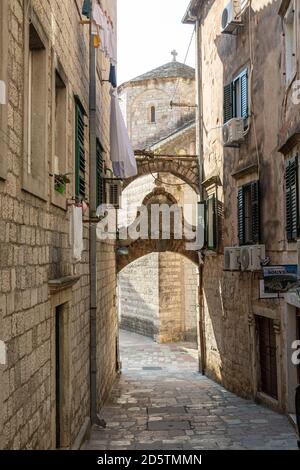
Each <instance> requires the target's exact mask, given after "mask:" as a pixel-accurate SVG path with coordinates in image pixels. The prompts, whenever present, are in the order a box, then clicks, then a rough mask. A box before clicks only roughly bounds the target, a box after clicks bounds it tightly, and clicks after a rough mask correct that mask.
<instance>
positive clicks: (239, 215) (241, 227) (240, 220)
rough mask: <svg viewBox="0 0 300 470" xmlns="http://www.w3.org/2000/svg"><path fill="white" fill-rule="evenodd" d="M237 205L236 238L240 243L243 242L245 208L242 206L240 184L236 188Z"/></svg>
mask: <svg viewBox="0 0 300 470" xmlns="http://www.w3.org/2000/svg"><path fill="white" fill-rule="evenodd" d="M237 207H238V211H237V212H238V213H237V218H238V238H239V242H240V245H244V243H245V208H244V187H243V186H242V187H241V188H239V190H238V197H237Z"/></svg>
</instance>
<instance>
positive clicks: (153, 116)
mask: <svg viewBox="0 0 300 470" xmlns="http://www.w3.org/2000/svg"><path fill="white" fill-rule="evenodd" d="M150 123H151V124H156V107H155V106H154V105H152V106H150Z"/></svg>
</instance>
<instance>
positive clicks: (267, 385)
mask: <svg viewBox="0 0 300 470" xmlns="http://www.w3.org/2000/svg"><path fill="white" fill-rule="evenodd" d="M257 325H258V335H259V358H260V377H261V380H260V388H261V391H262V392H264V393H266V394H267V395H269V396H270V397H273V398H275V399H277V398H278V390H277V361H276V335H275V331H274V324H273V320H271V319H270V318H265V317H257Z"/></svg>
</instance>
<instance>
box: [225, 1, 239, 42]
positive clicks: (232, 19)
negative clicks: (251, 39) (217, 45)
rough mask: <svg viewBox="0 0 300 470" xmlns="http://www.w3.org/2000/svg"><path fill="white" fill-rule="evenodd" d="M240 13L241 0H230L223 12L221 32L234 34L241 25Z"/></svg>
mask: <svg viewBox="0 0 300 470" xmlns="http://www.w3.org/2000/svg"><path fill="white" fill-rule="evenodd" d="M240 13H241V0H230V2H229V3H228V5H227V6H226V8H225V9H224V10H223V13H222V19H221V32H222V33H223V34H232V33H233V32H234V31H235V30H236V28H237V27H238V26H240V25H241V23H242V20H241V17H240Z"/></svg>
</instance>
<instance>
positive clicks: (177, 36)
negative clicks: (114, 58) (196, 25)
mask: <svg viewBox="0 0 300 470" xmlns="http://www.w3.org/2000/svg"><path fill="white" fill-rule="evenodd" d="M188 4H189V0H118V85H120V84H121V83H123V82H125V81H127V80H130V79H132V78H134V77H136V76H138V75H141V74H143V73H145V72H148V71H149V70H152V69H154V68H156V67H159V66H160V65H163V64H166V63H167V62H170V61H171V60H172V59H173V57H172V55H171V51H173V50H174V49H176V51H177V52H178V56H177V60H178V61H179V62H184V59H185V55H186V53H187V50H188V46H189V43H190V40H191V36H192V32H193V26H192V25H185V24H182V23H181V20H182V18H183V16H184V13H185V11H186V9H187V6H188ZM194 44H195V43H194V40H193V41H192V46H191V48H190V52H189V55H188V59H187V61H186V63H187V64H188V65H191V66H192V67H194V66H195V45H194Z"/></svg>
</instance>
